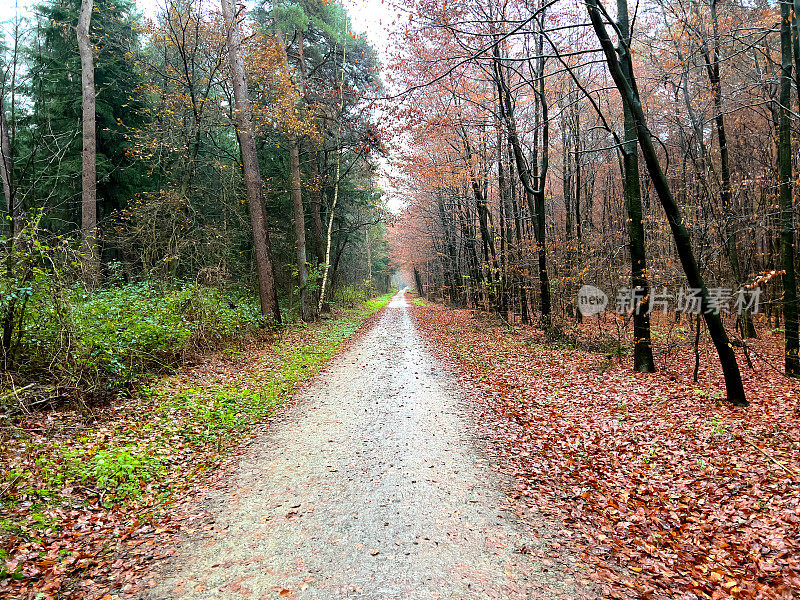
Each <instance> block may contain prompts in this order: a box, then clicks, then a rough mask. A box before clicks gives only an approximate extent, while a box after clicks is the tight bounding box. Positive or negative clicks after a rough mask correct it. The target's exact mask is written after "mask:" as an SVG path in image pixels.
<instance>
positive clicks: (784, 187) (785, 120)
mask: <svg viewBox="0 0 800 600" xmlns="http://www.w3.org/2000/svg"><path fill="white" fill-rule="evenodd" d="M791 13H792V7H791V4H790V2H789V1H788V0H781V82H780V106H779V107H778V112H779V117H778V118H779V122H778V175H779V176H780V209H781V238H780V239H781V262H782V265H781V266H782V268H783V276H782V282H783V327H784V331H785V332H786V333H785V338H784V339H785V344H786V348H785V349H786V359H785V364H784V370H785V373H786V375H787V376H789V377H800V353H799V352H798V350H800V340H798V323H797V281H796V278H795V267H794V205H793V202H792V138H791V124H790V122H789V104H790V103H791V91H792V30H791V18H792V17H791Z"/></svg>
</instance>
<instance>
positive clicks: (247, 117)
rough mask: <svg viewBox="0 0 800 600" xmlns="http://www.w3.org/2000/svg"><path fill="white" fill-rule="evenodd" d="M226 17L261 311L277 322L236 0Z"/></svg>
mask: <svg viewBox="0 0 800 600" xmlns="http://www.w3.org/2000/svg"><path fill="white" fill-rule="evenodd" d="M221 2H222V14H223V17H224V19H225V28H226V39H227V45H228V58H229V61H230V68H231V75H232V79H233V94H234V100H235V103H236V109H235V116H236V133H237V136H238V138H239V147H240V150H241V153H242V170H243V171H244V180H245V185H246V187H247V202H248V205H249V208H250V226H251V228H252V230H253V248H254V250H255V259H256V268H257V270H258V291H259V298H260V300H261V314H263V315H264V316H266V317H270V318H271V319H272V320H273V321H274V322H275V323H280V322H281V313H280V308H279V307H278V294H277V290H276V288H275V274H274V267H273V264H272V250H271V248H270V240H269V228H268V226H267V221H266V216H265V213H264V199H263V195H262V189H261V173H260V169H259V165H258V153H257V150H256V139H255V133H254V131H253V116H252V108H251V107H250V96H249V94H248V90H247V79H246V76H245V69H244V60H243V58H242V34H241V32H240V30H239V23H238V13H237V11H236V10H235V8H234V3H233V0H221Z"/></svg>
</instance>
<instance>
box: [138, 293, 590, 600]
mask: <svg viewBox="0 0 800 600" xmlns="http://www.w3.org/2000/svg"><path fill="white" fill-rule="evenodd" d="M468 402H469V401H468V400H467V399H466V398H465V397H464V395H463V393H461V392H460V391H459V388H458V385H457V383H456V381H455V380H454V379H453V378H451V377H450V376H449V375H447V374H446V373H445V372H444V370H443V369H442V367H441V365H440V364H439V363H438V361H437V359H436V358H434V357H433V356H432V355H431V354H430V353H429V352H428V351H427V350H426V349H425V344H424V342H423V340H422V338H421V337H420V335H419V334H418V333H417V332H416V331H415V329H414V327H413V325H412V322H411V319H410V317H409V314H408V311H407V308H406V301H405V298H404V295H403V293H402V292H401V293H400V294H398V295H397V296H395V298H394V299H393V300H392V302H391V303H390V305H389V307H388V308H387V309H386V310H385V312H384V313H383V315H382V316H381V317H380V319H379V321H378V322H377V323H376V325H375V326H374V327H373V328H372V329H371V330H370V331H368V332H367V333H366V334H364V335H363V336H362V337H361V338H360V339H359V340H358V341H357V342H355V343H354V344H353V345H352V346H351V347H350V348H349V349H348V350H347V351H345V352H343V353H342V354H341V355H339V356H338V357H337V358H335V359H334V360H333V361H332V362H331V363H330V364H329V365H328V367H327V368H326V369H325V371H323V372H322V373H321V374H320V375H319V376H318V377H317V379H316V380H315V381H314V382H313V383H312V384H311V385H310V386H308V388H307V389H306V391H305V392H303V393H302V395H301V398H300V400H299V402H297V404H296V405H295V406H294V407H293V408H291V409H290V410H289V411H288V414H287V415H286V417H285V419H284V421H283V422H282V423H279V424H278V425H277V426H275V427H274V429H273V430H272V432H271V433H269V434H267V435H264V436H262V437H261V438H259V439H258V440H256V442H255V443H253V444H252V446H251V447H250V449H249V450H248V452H247V453H246V455H245V456H244V458H243V459H242V461H241V462H240V463H239V465H238V466H237V468H236V470H235V472H234V473H233V475H232V476H231V477H230V479H229V480H228V481H227V483H226V486H225V487H224V488H222V489H214V490H209V492H208V496H207V505H206V506H205V509H206V510H207V511H208V516H209V518H208V519H206V521H205V522H212V523H213V528H210V527H209V526H208V525H207V526H206V528H207V530H203V528H199V529H200V531H198V532H196V533H195V534H193V536H190V537H188V538H185V539H184V540H183V542H182V543H181V546H180V547H179V548H178V550H177V552H176V554H175V556H174V557H173V558H172V559H171V562H170V563H169V564H167V565H164V566H162V568H161V572H160V574H159V575H158V576H157V577H156V580H157V581H158V585H157V586H156V587H155V588H153V589H151V590H150V591H149V592H147V593H145V594H144V595H142V596H141V598H142V600H156V599H158V600H162V599H163V600H167V599H170V600H172V599H176V600H177V599H194V598H197V599H201V598H202V599H205V598H243V597H249V598H256V599H258V598H280V597H289V598H298V599H320V600H322V599H328V598H363V599H370V600H377V599H383V598H392V599H409V600H412V599H413V600H416V599H423V598H424V599H426V600H429V599H431V598H442V599H444V598H459V599H466V598H470V599H471V598H475V599H478V598H481V599H483V598H513V599H516V598H530V597H534V598H554V597H558V596H559V595H563V596H564V597H574V596H575V594H573V593H572V590H570V589H569V588H568V587H566V584H562V583H561V581H560V580H561V578H560V577H559V575H558V573H556V572H553V571H552V570H548V569H547V568H546V567H542V566H541V565H539V564H537V563H536V562H535V561H534V560H533V559H532V558H531V557H530V555H529V554H527V553H521V552H519V550H520V549H524V548H525V547H527V548H528V549H535V548H536V547H537V545H538V544H539V543H540V542H538V541H537V539H535V538H534V536H533V535H532V534H531V533H530V531H528V530H527V529H526V527H524V526H523V525H522V524H520V523H518V522H516V521H515V520H514V519H513V518H512V515H510V514H508V513H503V512H502V511H501V509H500V501H501V499H502V493H501V491H500V490H501V482H500V480H499V478H498V475H497V474H496V473H495V472H494V471H493V470H492V469H491V468H490V467H489V466H488V465H487V459H486V457H485V456H483V455H482V454H481V452H480V451H479V450H478V449H477V448H476V444H475V440H473V438H472V435H473V434H472V433H471V432H472V431H473V427H472V425H471V424H470V423H469V417H468V416H464V415H465V414H468V413H469V410H468Z"/></svg>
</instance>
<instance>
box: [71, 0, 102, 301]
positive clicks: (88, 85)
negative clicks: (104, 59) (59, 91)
mask: <svg viewBox="0 0 800 600" xmlns="http://www.w3.org/2000/svg"><path fill="white" fill-rule="evenodd" d="M93 9H94V2H93V0H81V10H80V14H79V16H78V27H77V30H76V33H77V38H78V52H79V53H80V57H81V93H82V101H83V107H82V108H83V115H82V116H83V123H82V125H83V151H82V155H81V255H82V259H83V279H84V282H85V283H86V285H88V286H90V287H93V286H96V285H97V284H98V283H99V282H100V255H99V249H98V246H97V136H96V133H95V123H96V117H95V99H96V94H95V88H94V55H93V51H92V43H91V40H90V39H89V26H90V24H91V20H92V10H93Z"/></svg>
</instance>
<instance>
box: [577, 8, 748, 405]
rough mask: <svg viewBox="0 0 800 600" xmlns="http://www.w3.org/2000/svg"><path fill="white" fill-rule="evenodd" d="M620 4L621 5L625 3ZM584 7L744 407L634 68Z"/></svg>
mask: <svg viewBox="0 0 800 600" xmlns="http://www.w3.org/2000/svg"><path fill="white" fill-rule="evenodd" d="M619 1H622V2H624V1H625V0H619ZM586 5H587V9H588V13H589V18H590V20H591V22H592V27H593V28H594V31H595V33H596V35H597V38H598V40H599V41H600V45H601V47H602V49H603V54H604V55H605V58H606V64H607V65H608V70H609V72H610V73H611V77H612V79H613V80H614V84H615V85H616V87H617V89H618V90H619V92H620V94H621V96H622V100H623V102H625V103H627V104H628V106H629V108H630V109H631V112H632V113H633V116H634V118H635V119H636V133H637V136H638V138H639V145H640V146H641V149H642V156H643V157H644V160H645V163H646V165H647V171H648V173H649V174H650V179H651V181H652V182H653V188H654V189H655V191H656V193H657V194H658V199H659V201H660V202H661V206H662V207H663V208H664V213H665V214H666V216H667V221H668V222H669V225H670V229H671V230H672V235H673V237H674V238H675V245H676V248H677V251H678V256H679V258H680V261H681V265H682V266H683V270H684V273H685V274H686V279H687V280H688V282H689V285H690V286H692V288H695V289H697V290H699V295H700V298H701V303H700V307H701V311H702V312H703V317H704V318H705V321H706V325H707V326H708V331H709V334H710V335H711V340H712V341H713V343H714V347H715V348H716V350H717V355H718V356H719V361H720V366H721V367H722V372H723V374H724V376H725V388H726V391H727V398H728V401H729V402H731V403H732V404H734V405H736V406H747V404H748V402H747V399H746V397H745V393H744V386H743V385H742V376H741V373H740V372H739V365H738V363H737V362H736V355H735V354H734V352H733V348H732V346H731V344H730V340H729V339H728V334H727V332H726V331H725V327H724V326H723V324H722V319H721V317H720V315H719V314H715V313H714V312H712V311H710V310H709V296H708V289H707V288H706V285H705V281H703V276H702V275H701V273H700V269H699V268H698V267H697V261H696V260H695V257H694V252H693V251H692V244H691V238H690V236H689V232H688V231H687V229H686V227H685V226H684V224H683V220H682V218H681V212H680V208H679V207H678V204H677V202H675V198H674V197H673V196H672V191H671V190H670V188H669V183H668V181H667V177H666V175H665V174H664V171H663V170H662V169H661V164H660V162H659V159H658V154H657V153H656V149H655V146H654V145H653V140H652V135H651V133H650V130H649V129H648V128H647V126H646V123H645V120H644V110H643V109H642V104H641V101H640V100H639V93H638V90H637V88H636V79H635V77H634V75H633V69H632V68H630V66H629V70H628V72H629V73H630V79H627V78H626V77H625V73H624V72H623V70H622V68H621V67H620V64H619V61H618V60H617V56H616V53H615V49H614V44H613V43H612V42H611V39H610V38H609V36H608V32H607V31H606V26H605V23H604V22H603V16H602V12H601V10H600V5H599V0H586ZM624 60H625V61H626V62H628V63H629V65H630V64H631V63H630V53H626V54H625V56H624Z"/></svg>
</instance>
